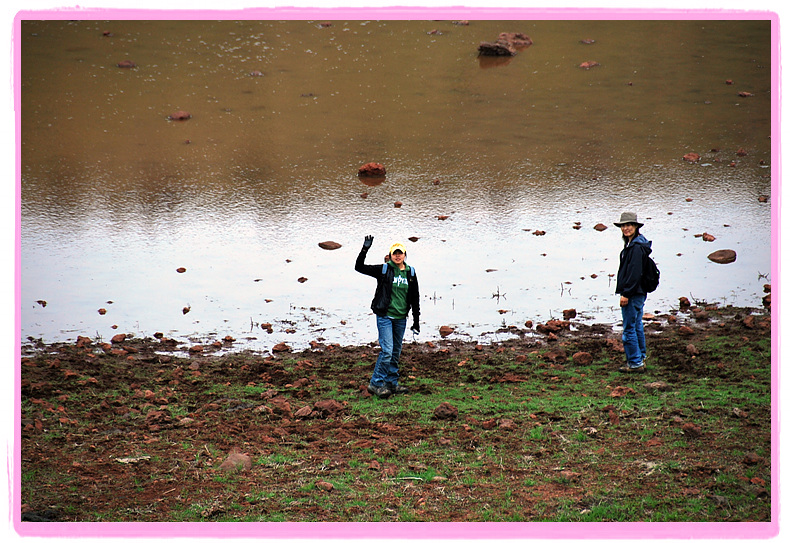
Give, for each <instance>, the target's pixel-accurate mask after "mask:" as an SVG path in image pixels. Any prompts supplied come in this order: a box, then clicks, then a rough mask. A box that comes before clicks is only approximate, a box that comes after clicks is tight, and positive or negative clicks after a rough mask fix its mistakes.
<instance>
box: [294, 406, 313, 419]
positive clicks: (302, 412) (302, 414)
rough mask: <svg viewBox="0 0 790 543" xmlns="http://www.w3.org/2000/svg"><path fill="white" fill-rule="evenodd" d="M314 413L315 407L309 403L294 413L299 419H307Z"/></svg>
mask: <svg viewBox="0 0 790 543" xmlns="http://www.w3.org/2000/svg"><path fill="white" fill-rule="evenodd" d="M312 414H313V408H312V407H310V406H309V405H306V406H304V407H302V408H301V409H299V410H297V411H296V413H294V417H296V418H297V419H306V418H308V417H309V416H310V415H312Z"/></svg>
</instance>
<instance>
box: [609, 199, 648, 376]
mask: <svg viewBox="0 0 790 543" xmlns="http://www.w3.org/2000/svg"><path fill="white" fill-rule="evenodd" d="M614 224H615V226H618V227H620V232H622V234H623V243H624V244H625V246H624V247H623V250H622V251H620V268H619V269H618V270H617V286H616V287H615V293H616V294H619V295H620V309H621V311H622V315H623V347H624V348H625V358H626V364H625V366H623V367H621V368H620V371H623V372H641V371H644V370H645V358H647V349H646V346H645V330H644V326H643V324H642V314H643V312H644V307H645V299H646V298H647V293H646V292H645V289H644V288H643V287H642V273H643V270H644V263H645V260H646V258H647V256H648V255H649V254H650V253H651V252H652V251H653V249H652V242H651V241H648V240H647V239H646V238H645V237H644V236H643V235H642V234H641V233H640V232H639V229H640V228H641V227H642V226H644V224H643V223H640V222H639V221H638V220H637V218H636V213H631V212H626V213H623V214H622V215H621V216H620V220H619V221H618V222H616V223H614Z"/></svg>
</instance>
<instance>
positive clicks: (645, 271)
mask: <svg viewBox="0 0 790 543" xmlns="http://www.w3.org/2000/svg"><path fill="white" fill-rule="evenodd" d="M660 276H661V272H660V271H658V266H656V262H655V260H653V259H652V258H651V257H650V255H645V261H644V262H643V265H642V289H643V290H644V291H645V292H653V291H655V290H656V289H657V288H658V279H659V277H660Z"/></svg>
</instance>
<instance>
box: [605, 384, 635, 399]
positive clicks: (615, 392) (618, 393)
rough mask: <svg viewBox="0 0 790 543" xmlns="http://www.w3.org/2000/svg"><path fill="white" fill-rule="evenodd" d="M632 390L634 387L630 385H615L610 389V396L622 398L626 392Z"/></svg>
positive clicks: (628, 392) (632, 391) (629, 392)
mask: <svg viewBox="0 0 790 543" xmlns="http://www.w3.org/2000/svg"><path fill="white" fill-rule="evenodd" d="M634 392H635V391H634V389H633V388H631V387H624V386H617V387H614V389H612V393H611V394H610V396H611V397H612V398H622V397H623V396H625V395H626V394H631V393H634Z"/></svg>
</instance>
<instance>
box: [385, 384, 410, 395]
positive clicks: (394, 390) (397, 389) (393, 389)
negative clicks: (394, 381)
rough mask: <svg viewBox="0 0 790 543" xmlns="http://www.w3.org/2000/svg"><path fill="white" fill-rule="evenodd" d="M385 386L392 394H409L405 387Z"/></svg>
mask: <svg viewBox="0 0 790 543" xmlns="http://www.w3.org/2000/svg"><path fill="white" fill-rule="evenodd" d="M387 386H388V388H389V390H390V392H392V393H393V394H408V393H409V387H405V386H402V385H395V386H392V385H387Z"/></svg>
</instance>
